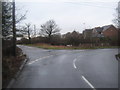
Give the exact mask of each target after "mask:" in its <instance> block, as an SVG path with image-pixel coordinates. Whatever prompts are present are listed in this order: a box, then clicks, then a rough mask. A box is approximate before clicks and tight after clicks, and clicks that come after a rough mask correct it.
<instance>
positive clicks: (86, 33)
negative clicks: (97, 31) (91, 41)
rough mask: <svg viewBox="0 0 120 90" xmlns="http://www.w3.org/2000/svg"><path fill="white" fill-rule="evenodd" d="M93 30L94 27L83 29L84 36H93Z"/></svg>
mask: <svg viewBox="0 0 120 90" xmlns="http://www.w3.org/2000/svg"><path fill="white" fill-rule="evenodd" d="M92 31H93V29H85V30H84V31H83V38H84V39H86V38H90V37H92Z"/></svg>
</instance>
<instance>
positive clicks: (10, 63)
mask: <svg viewBox="0 0 120 90" xmlns="http://www.w3.org/2000/svg"><path fill="white" fill-rule="evenodd" d="M16 51H17V56H16V57H14V56H12V55H10V56H3V57H2V74H3V75H2V87H3V88H6V87H7V85H8V84H9V82H10V81H11V79H12V78H14V77H15V75H16V73H17V72H18V71H19V67H20V66H21V64H22V62H23V61H24V59H25V58H26V55H24V54H23V52H22V50H21V49H20V48H18V47H17V50H16Z"/></svg>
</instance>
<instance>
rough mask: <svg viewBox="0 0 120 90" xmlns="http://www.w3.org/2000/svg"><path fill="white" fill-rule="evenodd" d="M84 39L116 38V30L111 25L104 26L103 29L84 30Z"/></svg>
mask: <svg viewBox="0 0 120 90" xmlns="http://www.w3.org/2000/svg"><path fill="white" fill-rule="evenodd" d="M83 36H84V38H90V37H98V38H100V37H109V38H113V37H117V36H118V29H117V28H116V27H114V26H113V25H106V26H103V27H95V28H93V29H85V30H84V31H83Z"/></svg>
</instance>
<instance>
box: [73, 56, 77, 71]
mask: <svg viewBox="0 0 120 90" xmlns="http://www.w3.org/2000/svg"><path fill="white" fill-rule="evenodd" d="M76 60H77V59H76V58H75V59H74V60H73V66H74V68H75V69H76V68H77V67H76V65H75V62H76Z"/></svg>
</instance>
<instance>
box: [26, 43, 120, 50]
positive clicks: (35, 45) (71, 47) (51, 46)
mask: <svg viewBox="0 0 120 90" xmlns="http://www.w3.org/2000/svg"><path fill="white" fill-rule="evenodd" d="M26 45H27V46H33V47H38V48H43V49H59V50H60V49H105V48H118V46H95V47H90V46H87V47H85V46H82V47H80V46H79V47H77V46H57V45H49V44H26Z"/></svg>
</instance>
